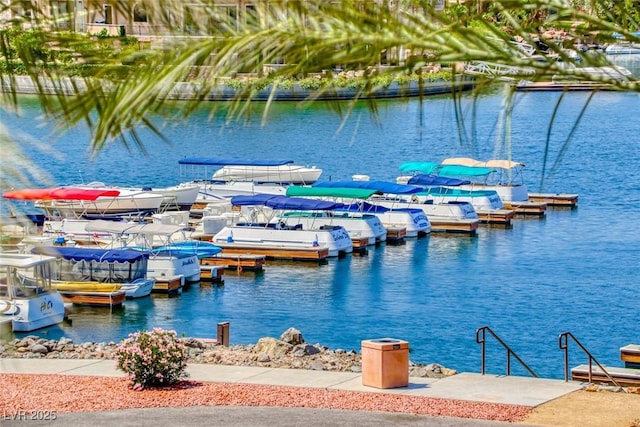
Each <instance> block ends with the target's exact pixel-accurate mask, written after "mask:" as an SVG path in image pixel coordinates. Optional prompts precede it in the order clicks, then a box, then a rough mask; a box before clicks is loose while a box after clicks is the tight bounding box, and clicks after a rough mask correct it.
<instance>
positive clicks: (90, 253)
mask: <svg viewBox="0 0 640 427" xmlns="http://www.w3.org/2000/svg"><path fill="white" fill-rule="evenodd" d="M31 252H32V253H35V254H40V255H48V256H54V257H56V258H57V259H58V262H57V263H56V271H55V275H54V280H53V281H52V283H53V287H54V288H56V289H57V290H58V291H59V292H60V293H61V294H62V296H63V297H66V298H67V299H71V302H77V301H74V300H73V299H74V297H78V296H81V294H82V293H83V292H84V293H94V292H104V293H106V294H111V298H114V297H117V295H112V294H113V293H117V292H119V291H124V293H125V297H126V298H140V297H144V296H148V295H149V294H150V293H151V291H152V289H153V285H154V284H155V279H153V278H150V277H147V262H148V259H149V253H148V252H140V251H135V250H125V249H101V248H91V247H66V246H40V247H35V248H33V249H32V250H31ZM104 300H109V298H107V297H106V295H105V298H104ZM109 305H113V304H109Z"/></svg>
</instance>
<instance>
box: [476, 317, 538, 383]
mask: <svg viewBox="0 0 640 427" xmlns="http://www.w3.org/2000/svg"><path fill="white" fill-rule="evenodd" d="M487 332H489V333H490V334H491V336H493V337H494V338H495V339H496V341H498V343H499V344H500V345H501V346H502V347H504V349H505V350H507V375H511V355H513V357H515V358H516V360H517V361H518V362H520V364H521V365H522V366H523V367H524V368H525V369H526V370H527V371H529V373H530V374H531V375H532V376H534V377H535V378H537V377H538V375H536V373H535V372H533V370H532V369H531V368H530V367H529V366H528V365H527V364H526V363H524V361H523V360H522V359H520V357H519V356H518V355H517V354H516V353H515V352H514V351H513V350H512V349H511V347H509V346H508V345H507V344H506V343H505V342H504V341H502V340H501V339H500V337H498V335H496V333H495V332H493V331H492V330H491V328H490V327H488V326H483V327H481V328H478V329H476V343H478V344H481V345H482V375H484V372H485V370H484V367H485V356H486V351H485V336H486V333H487Z"/></svg>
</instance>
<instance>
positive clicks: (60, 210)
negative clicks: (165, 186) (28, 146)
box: [2, 187, 164, 219]
mask: <svg viewBox="0 0 640 427" xmlns="http://www.w3.org/2000/svg"><path fill="white" fill-rule="evenodd" d="M2 197H4V198H7V199H14V200H30V201H34V202H35V206H36V207H38V208H40V209H42V210H43V211H44V214H45V216H46V217H47V218H49V219H62V218H92V217H113V216H138V217H139V216H143V215H147V214H149V213H152V212H157V211H158V209H159V208H160V205H161V204H162V200H163V198H164V196H162V195H159V194H152V193H148V192H144V191H128V190H122V191H121V190H116V189H109V188H78V187H57V188H35V189H34V188H28V189H22V190H14V191H9V192H7V193H4V194H3V195H2Z"/></svg>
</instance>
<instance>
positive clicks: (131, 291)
mask: <svg viewBox="0 0 640 427" xmlns="http://www.w3.org/2000/svg"><path fill="white" fill-rule="evenodd" d="M155 284H156V279H154V278H141V279H136V280H134V281H133V282H131V283H123V284H122V288H121V289H122V290H123V291H124V292H125V296H126V297H127V298H142V297H146V296H149V295H151V291H153V287H154V285H155Z"/></svg>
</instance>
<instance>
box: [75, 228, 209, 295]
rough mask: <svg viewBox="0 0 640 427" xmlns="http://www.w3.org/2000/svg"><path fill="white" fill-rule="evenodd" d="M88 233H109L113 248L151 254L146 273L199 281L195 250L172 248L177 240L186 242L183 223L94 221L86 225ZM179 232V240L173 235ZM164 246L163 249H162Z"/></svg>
mask: <svg viewBox="0 0 640 427" xmlns="http://www.w3.org/2000/svg"><path fill="white" fill-rule="evenodd" d="M85 229H86V230H87V231H88V232H91V233H102V234H109V235H110V236H111V243H110V246H111V247H112V248H121V249H127V248H128V249H135V250H139V251H146V252H148V253H149V260H148V264H147V275H148V276H149V277H153V278H156V279H165V278H167V277H172V276H183V277H184V279H185V282H187V283H193V282H199V281H200V263H199V261H198V256H197V254H195V253H187V252H185V251H182V250H177V249H176V250H172V249H171V247H170V246H171V244H172V243H173V242H175V241H176V240H179V241H185V240H187V239H186V238H185V237H184V234H183V232H184V230H185V228H184V227H183V226H180V225H168V224H159V223H135V222H122V221H105V220H94V221H91V222H90V223H88V224H87V225H86V227H85ZM176 235H178V236H179V237H178V238H177V239H174V236H176ZM161 246H164V248H161Z"/></svg>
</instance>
